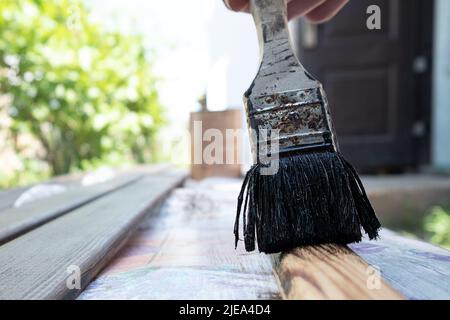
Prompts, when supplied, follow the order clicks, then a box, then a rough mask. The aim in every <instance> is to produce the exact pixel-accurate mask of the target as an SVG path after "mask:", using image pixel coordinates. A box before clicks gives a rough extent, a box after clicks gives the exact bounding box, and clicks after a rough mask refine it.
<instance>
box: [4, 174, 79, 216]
mask: <svg viewBox="0 0 450 320" xmlns="http://www.w3.org/2000/svg"><path fill="white" fill-rule="evenodd" d="M84 175H85V173H75V174H69V175H64V176H56V177H54V178H52V179H50V180H48V181H46V182H44V183H45V184H48V183H51V184H58V185H63V186H64V187H74V186H79V184H80V181H81V180H82V178H83V176H84ZM36 185H38V184H33V185H28V186H25V187H17V188H12V189H4V190H1V191H0V214H2V213H3V211H4V210H6V209H8V208H11V207H13V206H14V203H15V201H16V200H17V199H18V198H19V197H20V195H22V194H23V193H24V192H26V191H27V190H29V189H30V188H32V187H34V186H36Z"/></svg>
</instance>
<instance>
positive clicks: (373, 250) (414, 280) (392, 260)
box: [351, 230, 450, 300]
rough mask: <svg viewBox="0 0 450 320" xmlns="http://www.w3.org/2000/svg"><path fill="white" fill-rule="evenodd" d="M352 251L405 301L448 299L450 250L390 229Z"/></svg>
mask: <svg viewBox="0 0 450 320" xmlns="http://www.w3.org/2000/svg"><path fill="white" fill-rule="evenodd" d="M351 248H352V249H353V250H354V251H355V252H356V253H358V255H360V256H361V257H362V258H364V260H365V261H367V262H368V263H370V264H371V265H373V266H374V267H376V268H378V269H380V270H381V274H382V275H383V278H384V279H386V281H387V282H388V283H389V284H390V285H391V286H392V287H394V288H395V289H397V290H398V291H399V292H401V293H402V294H403V295H404V296H405V297H407V298H408V299H414V300H416V299H426V300H428V299H445V300H448V299H450V251H448V250H445V249H443V248H440V247H437V246H434V245H432V244H429V243H426V242H423V241H419V240H414V239H408V238H405V237H402V236H399V235H398V234H396V233H394V232H392V231H389V230H383V231H382V232H381V239H380V241H376V242H374V241H367V240H366V241H363V242H361V243H357V244H352V245H351Z"/></svg>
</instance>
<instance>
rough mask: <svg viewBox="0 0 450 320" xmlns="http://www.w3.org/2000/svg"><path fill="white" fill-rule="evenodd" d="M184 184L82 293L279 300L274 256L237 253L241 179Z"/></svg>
mask: <svg viewBox="0 0 450 320" xmlns="http://www.w3.org/2000/svg"><path fill="white" fill-rule="evenodd" d="M210 181H211V182H212V183H211V184H209V183H201V184H200V185H197V184H194V185H192V186H191V187H189V188H183V189H178V190H176V191H175V192H174V193H173V194H172V196H171V197H170V199H169V200H168V201H167V203H166V204H165V205H164V207H163V208H162V210H161V212H160V213H159V214H158V215H152V216H150V217H149V218H148V219H147V220H146V221H145V222H144V223H143V224H142V225H141V226H140V227H139V229H138V230H137V232H136V233H135V235H134V236H133V237H132V238H131V239H130V240H129V242H128V243H127V244H126V246H125V248H124V249H123V250H122V251H121V252H120V253H119V254H118V256H117V257H116V258H115V259H114V260H113V261H112V263H110V264H109V266H108V267H107V268H106V269H105V270H104V271H103V272H102V273H101V274H100V276H99V277H98V278H97V279H96V280H95V281H94V282H92V283H91V284H90V285H89V287H88V288H87V289H86V290H85V291H84V292H83V293H82V294H81V295H80V297H79V298H80V299H278V298H279V290H278V286H277V280H276V277H275V275H274V273H273V268H272V262H271V259H270V256H266V255H262V254H258V253H252V254H249V253H246V252H244V251H243V250H238V251H235V249H234V245H233V238H232V232H231V230H232V225H233V219H234V215H233V214H234V211H235V206H236V196H237V192H238V190H239V183H240V182H239V180H231V181H233V182H230V181H229V180H226V179H224V180H222V179H211V180H210Z"/></svg>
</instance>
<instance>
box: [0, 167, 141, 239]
mask: <svg viewBox="0 0 450 320" xmlns="http://www.w3.org/2000/svg"><path fill="white" fill-rule="evenodd" d="M139 178H140V175H136V174H133V175H126V176H121V177H118V178H116V179H113V180H111V181H108V182H105V183H100V184H98V185H92V186H87V187H81V186H80V187H77V188H72V189H69V190H68V191H65V192H62V193H60V194H57V195H54V196H51V197H49V198H46V199H42V200H38V201H36V202H31V203H28V204H26V205H24V206H22V207H19V208H9V209H6V210H4V211H3V212H2V213H1V214H0V244H3V243H5V242H7V241H10V240H11V239H14V238H15V237H17V236H20V235H21V234H23V233H25V232H27V231H29V230H31V229H33V228H36V227H38V226H40V225H42V224H44V223H46V222H47V221H49V220H52V219H55V218H57V217H59V216H61V215H63V214H65V213H67V212H69V211H71V210H74V209H76V208H78V207H80V206H82V205H84V204H86V203H89V202H90V201H94V200H95V199H97V198H99V197H101V196H103V195H105V194H107V193H109V192H112V191H114V190H117V189H119V188H121V187H124V186H126V185H128V184H129V183H132V182H133V181H135V180H137V179H139Z"/></svg>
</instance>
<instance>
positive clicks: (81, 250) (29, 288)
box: [0, 172, 185, 299]
mask: <svg viewBox="0 0 450 320" xmlns="http://www.w3.org/2000/svg"><path fill="white" fill-rule="evenodd" d="M184 177H185V174H184V173H180V172H178V173H160V174H155V175H152V176H146V177H144V178H142V179H140V180H138V181H136V182H134V183H132V184H130V185H129V186H126V187H124V188H122V189H120V190H117V191H115V192H112V193H109V194H108V195H105V196H103V197H101V198H99V199H97V200H95V201H93V202H90V203H89V204H86V205H84V206H82V207H80V208H78V209H75V210H73V211H71V212H70V213H69V214H66V215H63V216H61V217H59V218H57V219H55V220H52V221H50V222H48V223H46V224H45V225H42V226H41V227H39V228H37V229H34V230H32V231H30V232H28V233H26V234H24V235H22V236H20V237H19V238H16V239H14V240H12V241H10V242H8V243H6V244H4V245H3V246H1V247H0V299H61V298H65V299H69V298H74V297H76V296H77V295H78V294H79V293H80V292H81V289H82V288H84V287H85V286H86V285H87V284H88V283H89V282H90V280H91V279H92V278H93V277H94V276H95V275H96V274H97V273H98V272H99V271H100V270H101V268H102V267H103V266H104V265H105V263H106V262H107V261H108V260H109V259H110V258H111V257H112V256H113V255H114V254H115V253H116V252H117V251H118V250H119V249H120V248H121V247H122V244H123V243H124V241H125V240H126V239H127V237H128V236H129V234H130V233H131V231H132V230H133V227H134V226H135V225H136V224H137V223H138V222H139V221H141V219H142V217H143V216H144V215H145V214H146V213H147V212H148V211H149V210H150V209H151V208H152V207H153V206H154V205H155V204H156V203H157V202H158V201H160V200H161V199H162V198H163V197H164V196H165V195H166V194H167V193H168V192H169V191H170V190H171V189H172V188H174V187H175V186H178V185H179V184H180V183H181V182H182V181H183V179H184ZM70 266H75V267H76V268H79V270H80V272H81V289H76V288H75V289H68V286H67V285H66V281H67V279H68V278H69V276H70V275H71V274H70V273H68V270H70V269H68V268H69V267H70Z"/></svg>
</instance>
